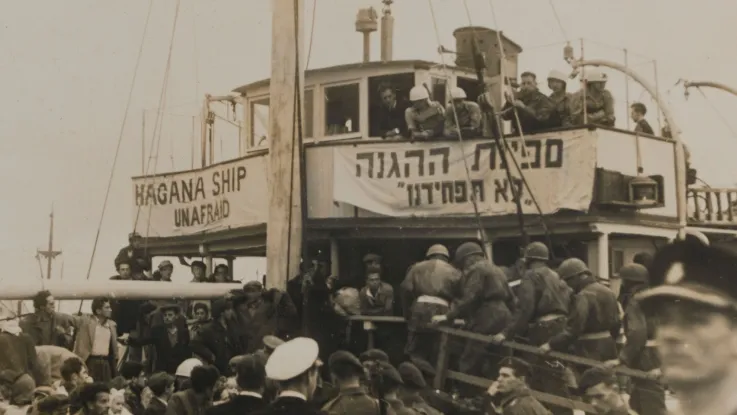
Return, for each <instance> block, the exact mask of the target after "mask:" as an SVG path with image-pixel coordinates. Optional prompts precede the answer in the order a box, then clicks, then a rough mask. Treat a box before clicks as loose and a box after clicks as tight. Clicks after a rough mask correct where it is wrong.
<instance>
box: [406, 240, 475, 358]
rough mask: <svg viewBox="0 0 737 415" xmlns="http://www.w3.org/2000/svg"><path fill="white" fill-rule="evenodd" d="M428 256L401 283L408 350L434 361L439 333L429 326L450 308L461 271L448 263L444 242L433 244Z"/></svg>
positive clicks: (409, 352)
mask: <svg viewBox="0 0 737 415" xmlns="http://www.w3.org/2000/svg"><path fill="white" fill-rule="evenodd" d="M425 257H426V260H425V261H422V262H418V263H417V264H415V265H413V266H412V267H411V268H410V269H409V272H407V276H406V277H405V278H404V281H403V282H402V285H401V286H400V292H401V297H402V309H403V311H404V318H405V320H407V331H408V334H407V345H406V348H405V350H404V352H405V354H407V355H409V356H410V357H412V358H416V359H424V360H426V361H428V362H433V363H434V362H435V360H436V359H437V353H438V351H437V348H438V344H439V339H438V336H439V333H437V332H435V331H433V330H432V329H429V328H428V326H429V324H430V321H431V320H432V317H433V316H436V315H442V314H447V313H448V311H450V302H451V301H452V300H453V298H454V297H455V296H456V295H455V294H456V292H457V290H458V283H459V281H460V278H461V273H460V272H459V271H458V270H457V269H456V268H455V267H454V266H452V265H450V264H449V263H448V261H449V260H450V254H449V253H448V248H446V247H445V246H443V245H440V244H438V245H433V246H431V247H430V249H428V250H427V254H426V256H425Z"/></svg>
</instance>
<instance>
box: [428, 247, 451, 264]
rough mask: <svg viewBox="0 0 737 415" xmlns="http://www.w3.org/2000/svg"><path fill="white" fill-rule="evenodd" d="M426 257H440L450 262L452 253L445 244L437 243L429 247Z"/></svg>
mask: <svg viewBox="0 0 737 415" xmlns="http://www.w3.org/2000/svg"><path fill="white" fill-rule="evenodd" d="M425 258H427V259H439V260H441V261H445V262H448V261H449V260H450V253H449V252H448V248H446V247H445V245H442V244H435V245H433V246H431V247H430V248H428V250H427V252H426V253H425Z"/></svg>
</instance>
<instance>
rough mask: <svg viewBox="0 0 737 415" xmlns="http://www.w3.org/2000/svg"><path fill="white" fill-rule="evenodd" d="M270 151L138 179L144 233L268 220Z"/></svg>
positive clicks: (173, 233) (137, 206)
mask: <svg viewBox="0 0 737 415" xmlns="http://www.w3.org/2000/svg"><path fill="white" fill-rule="evenodd" d="M266 157H267V156H264V155H259V156H255V157H246V158H241V159H238V160H233V161H229V162H226V163H220V164H217V165H213V166H210V167H207V168H205V169H201V170H191V171H187V172H180V173H172V174H162V175H158V176H149V177H137V178H134V179H133V200H134V203H135V206H134V208H133V218H134V219H133V220H134V221H135V220H136V216H137V217H138V221H137V223H136V224H135V230H136V232H138V233H139V234H141V235H143V236H149V237H167V236H181V235H189V234H194V233H201V232H210V231H220V230H226V229H230V228H238V227H244V226H251V225H257V224H262V223H266V219H267V217H268V210H269V208H268V203H269V196H268V195H269V192H268V184H267V171H266V169H267V164H268V163H267V160H266Z"/></svg>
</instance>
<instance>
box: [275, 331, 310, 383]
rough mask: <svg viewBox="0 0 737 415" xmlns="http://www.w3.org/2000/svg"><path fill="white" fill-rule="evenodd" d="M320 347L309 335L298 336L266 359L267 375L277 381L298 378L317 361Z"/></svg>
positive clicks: (277, 348) (280, 346) (279, 347)
mask: <svg viewBox="0 0 737 415" xmlns="http://www.w3.org/2000/svg"><path fill="white" fill-rule="evenodd" d="M319 351H320V347H319V346H318V345H317V342H316V341H314V340H312V339H310V338H307V337H297V338H296V339H292V340H290V341H288V342H285V343H284V344H281V345H279V346H277V347H276V349H274V352H273V353H271V356H269V360H268V361H266V377H268V378H269V379H273V380H276V381H283V380H289V379H293V378H296V377H297V376H299V375H301V374H302V373H304V372H306V371H307V370H308V369H309V368H311V367H312V366H313V365H314V364H315V362H316V361H317V356H318V353H319Z"/></svg>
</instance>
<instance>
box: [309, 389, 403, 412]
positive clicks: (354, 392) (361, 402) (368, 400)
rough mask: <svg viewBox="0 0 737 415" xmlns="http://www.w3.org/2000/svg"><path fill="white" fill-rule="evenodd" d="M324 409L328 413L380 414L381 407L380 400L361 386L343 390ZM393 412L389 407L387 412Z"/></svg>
mask: <svg viewBox="0 0 737 415" xmlns="http://www.w3.org/2000/svg"><path fill="white" fill-rule="evenodd" d="M322 411H323V412H325V413H326V414H328V415H354V414H355V415H378V414H379V413H380V407H379V401H378V400H376V399H375V398H373V397H372V396H371V395H369V394H368V392H367V391H366V389H364V388H362V387H359V388H349V389H343V390H341V391H340V392H339V393H338V396H337V397H336V398H334V399H332V400H330V401H329V402H328V403H326V404H325V406H323V407H322ZM392 413H393V412H392V411H391V409H390V408H389V407H387V414H392Z"/></svg>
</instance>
